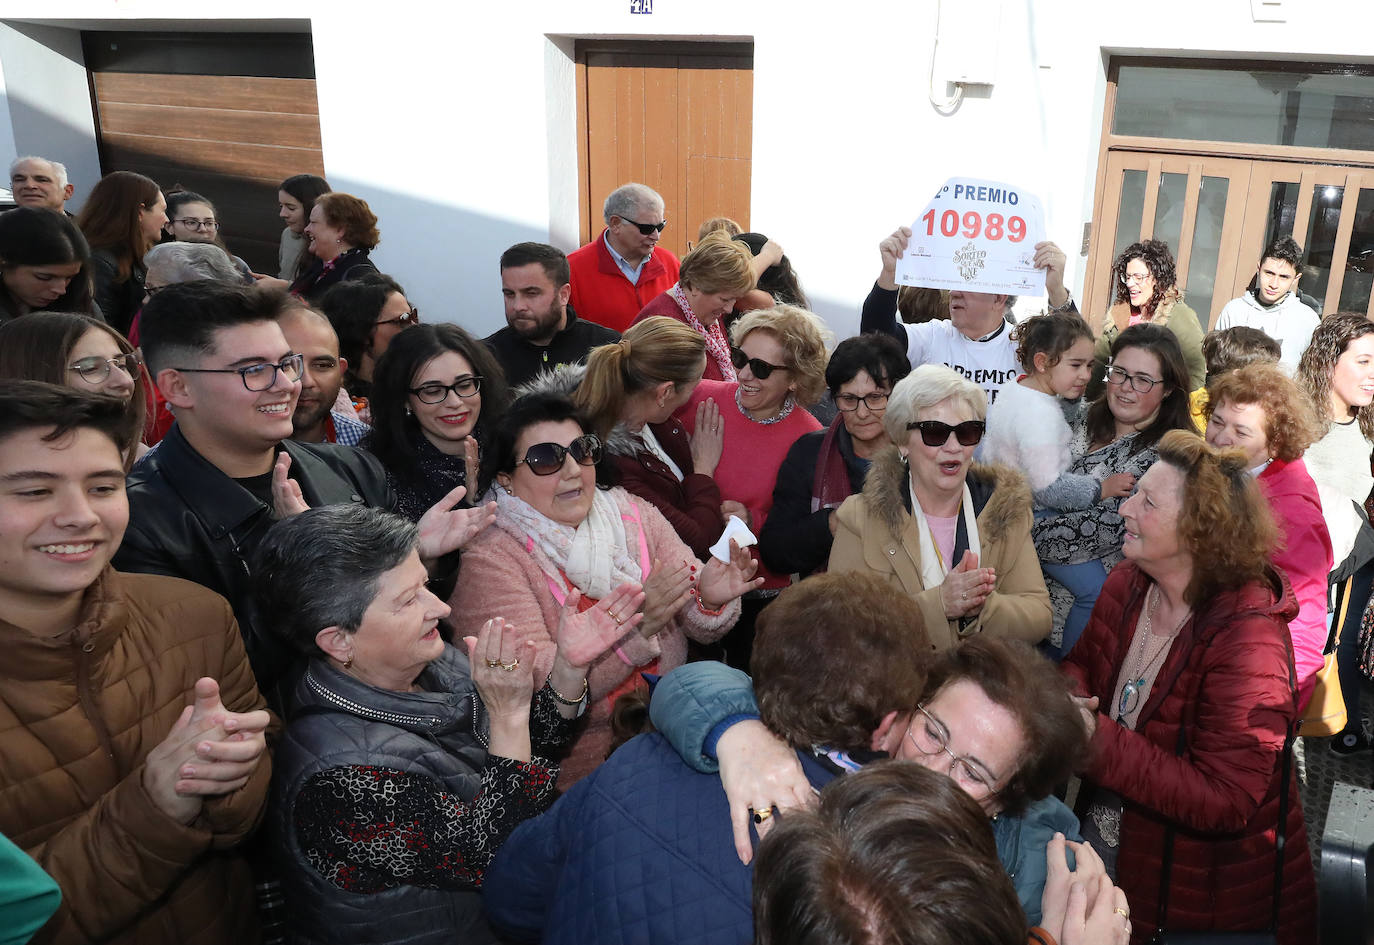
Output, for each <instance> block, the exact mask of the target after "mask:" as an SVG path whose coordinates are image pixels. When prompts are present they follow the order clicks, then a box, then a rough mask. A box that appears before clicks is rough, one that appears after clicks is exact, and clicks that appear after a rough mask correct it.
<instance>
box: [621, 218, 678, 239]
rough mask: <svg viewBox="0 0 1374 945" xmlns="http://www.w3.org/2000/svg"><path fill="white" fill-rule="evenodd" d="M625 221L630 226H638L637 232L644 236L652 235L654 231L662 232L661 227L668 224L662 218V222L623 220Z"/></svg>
mask: <svg viewBox="0 0 1374 945" xmlns="http://www.w3.org/2000/svg"><path fill="white" fill-rule="evenodd" d="M620 219H622V220H625V218H624V217H621V218H620ZM625 222H626V223H628V224H630V226H636V227H639V232H641V233H643V234H644V235H645V236H652V235H654V234H655V233H662V232H663V228H664V227H665V226H667V225H668V221H667V220H664V221H663V222H662V223H636V222H635V221H633V220H625Z"/></svg>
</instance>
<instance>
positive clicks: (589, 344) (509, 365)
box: [482, 305, 620, 387]
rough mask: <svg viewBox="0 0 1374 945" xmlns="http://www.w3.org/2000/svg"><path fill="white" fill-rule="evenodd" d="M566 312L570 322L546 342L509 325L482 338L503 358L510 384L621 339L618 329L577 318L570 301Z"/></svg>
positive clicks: (582, 358)
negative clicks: (535, 341)
mask: <svg viewBox="0 0 1374 945" xmlns="http://www.w3.org/2000/svg"><path fill="white" fill-rule="evenodd" d="M567 312H568V322H567V324H566V325H564V326H563V330H562V331H560V332H559V333H558V334H556V335H554V336H553V340H552V341H550V342H549V343H548V344H547V345H536V344H532V343H531V342H529V341H526V340H525V339H524V338H522V337H520V336H519V335H518V334H516V333H515V331H514V329H512V328H511V327H510V326H509V325H507V326H506V327H505V328H502V329H501V330H500V331H498V332H496V333H495V334H492V335H488V336H487V337H486V338H484V339H482V340H483V341H484V342H486V345H487V347H488V348H490V349H491V353H492V354H494V355H495V356H496V360H497V361H498V362H500V364H501V369H502V370H503V371H504V372H505V374H506V383H507V384H509V385H510V386H511V387H519V386H520V385H522V384H525V383H527V382H529V381H531V380H533V379H534V376H535V375H536V374H538V373H539V372H540V371H546V370H553V369H554V368H555V367H557V366H558V365H560V364H582V363H583V362H585V361H586V360H587V353H588V352H590V351H591V350H592V349H593V348H595V347H598V346H600V345H613V344H615V343H616V342H617V341H619V340H620V333H619V332H617V331H612V330H611V329H609V328H606V327H604V326H602V325H598V324H596V323H595V322H589V321H584V320H582V319H580V318H578V317H577V313H576V312H574V311H573V309H572V306H571V305H569V306H568V308H567Z"/></svg>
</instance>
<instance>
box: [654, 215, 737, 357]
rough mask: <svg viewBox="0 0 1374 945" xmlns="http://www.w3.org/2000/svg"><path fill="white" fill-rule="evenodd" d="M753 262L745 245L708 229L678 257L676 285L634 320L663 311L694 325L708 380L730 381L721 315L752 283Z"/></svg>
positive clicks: (690, 325)
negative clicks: (701, 341)
mask: <svg viewBox="0 0 1374 945" xmlns="http://www.w3.org/2000/svg"><path fill="white" fill-rule="evenodd" d="M753 261H754V254H753V253H751V252H749V247H748V246H746V245H744V244H743V243H738V242H735V241H734V240H732V239H730V237H729V235H728V234H726V233H725V232H724V231H718V232H715V233H712V234H710V235H709V236H707V237H706V239H704V240H702V241H701V242H700V243H699V244H697V248H696V249H694V250H692V251H691V252H690V253H688V254H687V255H686V256H684V257H683V258H682V269H681V270H680V271H679V272H678V281H677V284H676V285H674V286H673V287H672V288H670V289H669V290H668V291H667V292H664V293H663V294H662V295H660V296H658V297H657V298H655V299H652V300H651V301H650V302H649V304H648V305H646V306H644V309H643V311H641V312H640V313H639V315H638V316H637V317H636V318H635V321H636V322H640V321H643V320H644V319H646V318H652V317H653V316H655V315H666V316H667V317H668V318H675V319H677V320H678V321H680V322H682V323H683V324H685V325H687V326H688V327H690V328H692V329H693V330H694V331H696V332H697V333H698V334H700V335H701V337H702V338H703V339H705V341H706V354H707V357H706V373H705V377H706V379H707V380H712V381H733V380H734V379H735V370H736V368H735V366H734V364H732V363H731V360H730V343H729V342H728V341H727V340H726V336H725V325H724V323H723V322H722V319H724V318H725V317H727V316H728V315H729V314H730V313H731V312H732V311H734V308H735V303H736V302H737V301H739V299H740V298H742V297H743V296H744V294H745V293H746V292H748V291H749V290H750V289H752V288H753V287H754V282H755V279H754V270H753V265H752V264H753Z"/></svg>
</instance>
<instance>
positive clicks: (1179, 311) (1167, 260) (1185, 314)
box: [1088, 240, 1207, 397]
mask: <svg viewBox="0 0 1374 945" xmlns="http://www.w3.org/2000/svg"><path fill="white" fill-rule="evenodd" d="M1177 279H1178V273H1177V271H1176V270H1175V268H1174V255H1173V253H1171V252H1169V244H1167V243H1164V242H1162V241H1160V240H1144V241H1142V242H1139V243H1132V244H1131V245H1130V246H1127V247H1126V248H1125V249H1124V250H1122V252H1121V255H1119V256H1117V257H1116V261H1115V262H1113V263H1112V285H1113V287H1115V289H1116V297H1115V298H1116V301H1115V303H1114V304H1113V305H1112V307H1111V308H1110V309H1108V311H1107V313H1106V315H1104V316H1103V318H1102V321H1101V323H1100V324H1098V325H1096V326H1095V328H1096V329H1097V332H1098V336H1097V347H1096V349H1095V350H1094V351H1093V355H1094V358H1095V359H1096V361H1097V370H1095V371H1094V372H1093V378H1092V381H1091V382H1090V383H1089V385H1088V396H1089V397H1095V396H1097V394H1098V393H1100V392H1101V390H1102V379H1103V372H1104V371H1105V370H1106V367H1107V360H1108V358H1109V356H1110V352H1111V348H1112V345H1113V344H1114V343H1115V342H1116V339H1117V337H1119V336H1120V334H1121V333H1122V332H1123V331H1125V330H1126V328H1128V327H1129V326H1131V325H1139V324H1142V323H1144V324H1150V325H1158V326H1159V327H1161V328H1167V329H1168V330H1169V331H1170V332H1172V333H1173V335H1174V337H1175V338H1177V339H1178V346H1179V349H1180V350H1181V351H1182V352H1183V360H1184V362H1185V363H1186V364H1187V366H1188V390H1190V391H1192V390H1197V389H1198V388H1199V387H1201V386H1202V385H1203V384H1204V383H1205V382H1206V379H1207V363H1206V361H1205V360H1204V359H1203V357H1202V333H1203V331H1202V323H1201V322H1200V321H1198V315H1197V312H1194V311H1193V310H1192V309H1191V308H1189V307H1188V306H1187V305H1185V304H1184V302H1183V290H1182V289H1181V288H1179V286H1178V285H1177Z"/></svg>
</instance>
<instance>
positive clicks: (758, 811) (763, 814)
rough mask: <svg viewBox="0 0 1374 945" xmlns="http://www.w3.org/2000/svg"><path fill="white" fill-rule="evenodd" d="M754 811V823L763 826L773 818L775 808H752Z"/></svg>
mask: <svg viewBox="0 0 1374 945" xmlns="http://www.w3.org/2000/svg"><path fill="white" fill-rule="evenodd" d="M752 810H753V811H754V823H756V824H761V823H763V822H764V821H765V820H767V819H768V818H770V817H772V816H773V808H772V807H771V806H770V807H755V808H752Z"/></svg>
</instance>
